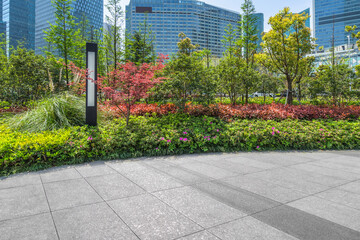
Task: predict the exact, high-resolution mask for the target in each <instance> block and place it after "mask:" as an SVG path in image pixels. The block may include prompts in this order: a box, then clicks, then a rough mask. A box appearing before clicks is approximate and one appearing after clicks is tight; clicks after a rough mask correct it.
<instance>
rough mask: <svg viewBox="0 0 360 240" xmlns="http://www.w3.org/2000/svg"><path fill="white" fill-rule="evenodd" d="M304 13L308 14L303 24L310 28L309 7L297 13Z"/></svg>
mask: <svg viewBox="0 0 360 240" xmlns="http://www.w3.org/2000/svg"><path fill="white" fill-rule="evenodd" d="M304 13H305V14H307V15H308V16H309V18H308V19H307V20H306V22H305V25H306V27H308V28H311V26H310V25H311V16H310V8H307V9H305V10H303V11H301V12H299V14H304Z"/></svg>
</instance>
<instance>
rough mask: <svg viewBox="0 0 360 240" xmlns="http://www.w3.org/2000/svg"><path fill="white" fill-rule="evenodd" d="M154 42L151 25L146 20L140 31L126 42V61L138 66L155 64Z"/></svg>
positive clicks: (140, 26) (141, 24)
mask: <svg viewBox="0 0 360 240" xmlns="http://www.w3.org/2000/svg"><path fill="white" fill-rule="evenodd" d="M154 40H155V39H154V35H153V34H152V30H151V25H149V24H148V21H147V18H145V20H144V22H142V23H140V25H139V29H138V30H137V31H135V32H134V34H133V35H132V36H129V37H128V38H127V40H126V59H127V60H129V61H131V62H134V63H136V64H138V65H140V64H142V63H151V62H155V60H156V55H155V50H154Z"/></svg>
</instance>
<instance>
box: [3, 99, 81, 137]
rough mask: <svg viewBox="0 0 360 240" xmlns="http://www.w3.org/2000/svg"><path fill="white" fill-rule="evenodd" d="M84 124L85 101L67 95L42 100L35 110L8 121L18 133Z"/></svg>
mask: <svg viewBox="0 0 360 240" xmlns="http://www.w3.org/2000/svg"><path fill="white" fill-rule="evenodd" d="M84 124H85V100H84V99H83V98H79V97H76V96H73V95H70V94H68V93H66V94H62V95H56V96H53V97H51V98H47V99H43V100H41V101H40V102H38V103H36V104H35V108H33V109H31V110H29V111H27V112H25V113H22V114H19V115H16V116H14V117H13V118H11V119H9V125H10V126H11V127H12V128H14V129H17V130H19V131H28V132H41V131H48V130H55V129H61V128H66V127H71V126H82V125H84Z"/></svg>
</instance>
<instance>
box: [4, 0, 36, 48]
mask: <svg viewBox="0 0 360 240" xmlns="http://www.w3.org/2000/svg"><path fill="white" fill-rule="evenodd" d="M0 5H1V8H0V12H1V14H0V32H2V33H5V36H6V40H7V47H6V48H7V49H9V47H10V46H11V47H14V48H16V47H17V46H18V44H19V43H21V44H23V45H24V47H26V48H28V49H34V48H35V0H27V1H24V0H0Z"/></svg>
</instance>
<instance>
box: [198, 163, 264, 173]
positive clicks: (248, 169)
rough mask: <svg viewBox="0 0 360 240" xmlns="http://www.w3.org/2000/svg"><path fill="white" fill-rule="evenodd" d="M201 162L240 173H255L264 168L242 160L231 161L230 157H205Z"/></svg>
mask: <svg viewBox="0 0 360 240" xmlns="http://www.w3.org/2000/svg"><path fill="white" fill-rule="evenodd" d="M201 162H202V163H205V164H208V165H212V166H215V167H218V168H222V169H225V170H228V171H230V172H236V173H239V174H246V173H254V172H259V171H262V170H263V169H262V168H258V167H252V166H248V165H244V164H241V163H240V162H236V161H231V160H228V159H205V160H204V161H201Z"/></svg>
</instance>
